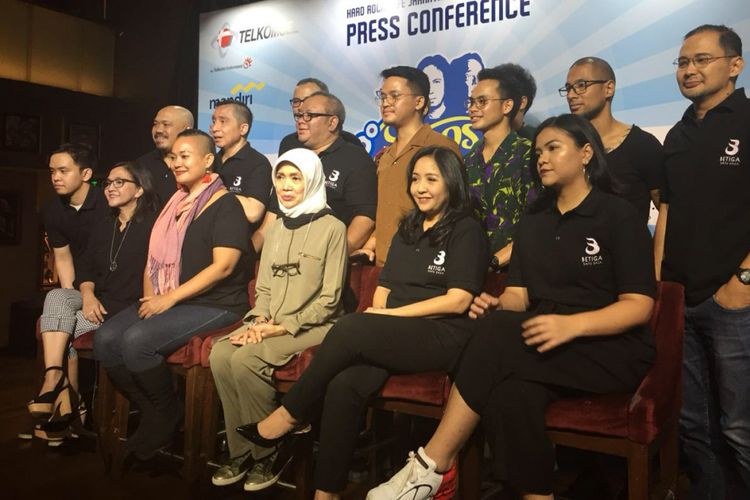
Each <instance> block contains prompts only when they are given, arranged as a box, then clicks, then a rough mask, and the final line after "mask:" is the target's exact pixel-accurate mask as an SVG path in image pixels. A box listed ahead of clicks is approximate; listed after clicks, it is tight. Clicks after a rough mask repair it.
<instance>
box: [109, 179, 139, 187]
mask: <svg viewBox="0 0 750 500" xmlns="http://www.w3.org/2000/svg"><path fill="white" fill-rule="evenodd" d="M126 182H132V183H133V184H135V185H136V186H137V185H138V183H137V182H136V181H131V180H130V179H120V178H119V177H118V178H117V179H112V180H109V179H104V180H103V181H102V187H103V188H104V189H107V188H108V187H109V186H114V187H115V189H122V187H123V186H124V185H125V183H126Z"/></svg>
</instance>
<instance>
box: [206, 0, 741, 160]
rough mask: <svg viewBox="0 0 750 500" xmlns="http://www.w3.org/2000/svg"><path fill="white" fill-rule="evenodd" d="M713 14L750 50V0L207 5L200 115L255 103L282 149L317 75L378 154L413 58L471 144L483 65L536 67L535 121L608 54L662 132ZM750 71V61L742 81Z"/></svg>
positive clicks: (260, 129) (630, 108)
mask: <svg viewBox="0 0 750 500" xmlns="http://www.w3.org/2000/svg"><path fill="white" fill-rule="evenodd" d="M704 23H712V24H727V25H729V26H732V27H733V28H734V29H735V30H736V31H737V32H738V33H739V35H740V37H742V39H743V41H744V42H745V47H750V5H749V4H748V0H606V1H605V0H474V1H465V0H380V1H361V0H266V1H263V2H257V3H254V4H252V5H245V6H241V7H235V8H231V9H225V10H220V11H214V12H210V13H206V14H203V15H202V16H201V23H200V66H199V111H198V126H199V127H200V128H202V129H204V130H207V129H208V126H209V124H210V121H211V113H212V112H213V109H214V107H215V106H216V104H217V103H218V102H221V101H223V100H227V99H234V100H238V101H242V102H244V103H245V104H247V105H249V106H250V108H251V109H252V111H253V114H254V115H255V120H254V122H253V127H252V132H251V134H250V140H251V142H252V145H253V147H255V148H256V149H258V150H259V151H261V152H262V153H264V154H267V155H268V156H269V157H271V158H272V159H273V158H275V156H276V152H277V148H278V143H279V141H280V139H281V138H282V137H284V136H285V135H286V134H289V133H291V132H293V131H294V123H293V120H292V116H291V110H290V106H289V99H290V97H291V93H292V91H293V89H294V85H295V83H296V82H297V81H298V80H299V79H301V78H304V77H308V76H314V77H316V78H319V79H321V80H323V81H325V82H326V83H328V85H329V87H330V90H331V92H333V93H334V94H336V95H337V96H338V97H339V98H341V100H342V101H343V102H344V104H345V106H346V123H345V125H344V128H345V129H346V130H348V131H350V132H353V133H355V134H356V135H357V136H358V137H359V138H360V139H361V140H362V142H363V143H364V144H365V147H366V148H367V150H368V151H369V152H370V154H373V155H374V154H375V153H377V152H378V151H379V150H380V149H381V148H382V147H383V146H385V145H387V144H388V143H390V142H392V141H393V139H394V137H393V134H392V130H390V129H389V128H388V127H384V126H383V125H382V122H381V121H380V117H379V113H378V106H377V103H376V102H375V99H374V97H375V94H374V91H375V89H377V88H379V87H380V78H379V76H378V75H379V73H380V71H381V70H382V69H384V68H387V67H390V66H395V65H402V64H403V65H410V66H417V67H419V68H421V69H423V70H424V71H425V72H426V73H427V75H428V76H429V78H430V81H431V84H432V91H431V94H430V101H431V105H432V109H433V110H432V111H431V113H430V115H429V117H428V120H427V121H428V123H430V125H431V126H432V127H433V128H434V129H435V130H437V131H439V132H441V133H442V134H444V135H446V136H448V137H451V138H452V139H454V140H455V141H456V142H457V143H458V144H459V145H460V146H461V148H462V149H463V150H464V151H465V150H467V149H468V148H470V147H471V146H472V145H473V144H474V143H475V142H476V141H477V140H478V135H477V133H476V132H474V131H472V130H471V128H470V127H469V121H468V119H467V117H466V115H465V110H464V106H463V103H464V101H465V100H466V98H467V96H468V94H469V92H470V91H471V89H472V88H473V86H474V85H475V84H476V75H477V73H478V72H479V70H480V69H482V68H484V67H488V66H495V65H498V64H501V63H504V62H516V63H519V64H521V65H522V66H524V67H526V68H528V69H529V70H530V71H531V72H532V74H533V75H534V77H535V78H536V81H537V85H538V91H537V97H536V100H535V101H534V103H533V107H532V109H531V111H530V114H529V116H528V118H527V122H530V123H532V124H536V123H539V122H540V121H541V120H543V119H544V118H545V117H547V116H549V115H552V114H559V113H563V112H567V110H568V109H567V105H566V103H565V99H564V98H562V97H560V95H559V94H558V92H557V89H558V88H559V87H560V86H562V85H563V84H564V83H565V77H566V74H567V70H568V68H569V66H570V64H571V63H572V62H573V61H574V60H576V59H578V58H580V57H584V56H597V57H601V58H603V59H606V60H607V61H609V63H610V64H611V65H612V66H613V68H614V70H615V73H616V75H617V92H616V95H615V98H614V102H613V110H614V114H615V116H616V117H617V118H618V119H619V120H622V121H625V122H630V123H636V124H638V125H639V126H641V127H642V128H645V129H647V130H649V131H651V132H652V133H654V134H655V135H656V136H657V137H659V138H660V139H663V137H664V135H665V134H666V131H667V130H668V129H669V127H671V126H672V125H673V124H674V123H675V122H676V121H677V120H678V119H679V118H680V117H681V116H682V113H683V112H684V110H685V108H686V106H687V105H688V104H689V102H688V101H686V100H685V99H683V98H682V96H681V95H680V93H679V91H678V89H677V85H676V81H675V76H674V74H675V68H674V66H673V64H672V61H673V60H674V59H675V58H676V57H677V54H678V52H679V47H680V44H681V41H682V37H683V36H684V34H685V33H686V32H687V31H689V30H690V29H692V28H694V27H696V26H698V25H700V24H704ZM747 53H748V51H747V49H746V50H745V56H747ZM746 59H747V57H746ZM748 82H750V68H748V69H747V70H746V71H745V72H744V74H743V75H741V77H740V79H739V81H738V86H743V85H747V83H748Z"/></svg>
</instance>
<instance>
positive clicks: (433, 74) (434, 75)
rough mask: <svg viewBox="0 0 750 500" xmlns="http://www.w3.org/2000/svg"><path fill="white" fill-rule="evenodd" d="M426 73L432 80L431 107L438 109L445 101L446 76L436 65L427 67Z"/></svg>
mask: <svg viewBox="0 0 750 500" xmlns="http://www.w3.org/2000/svg"><path fill="white" fill-rule="evenodd" d="M424 72H425V74H426V75H427V78H428V79H429V80H430V107H432V108H437V107H439V106H440V105H441V104H443V101H444V100H445V75H444V74H443V72H442V71H440V69H439V68H438V67H437V66H435V65H434V64H430V65H429V66H426V67H425V68H424Z"/></svg>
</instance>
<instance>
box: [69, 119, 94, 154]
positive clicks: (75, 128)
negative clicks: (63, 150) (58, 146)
mask: <svg viewBox="0 0 750 500" xmlns="http://www.w3.org/2000/svg"><path fill="white" fill-rule="evenodd" d="M65 141H66V142H78V143H81V144H86V145H88V146H91V149H93V150H94V157H95V158H98V157H99V125H91V124H88V123H77V122H70V123H68V126H67V131H66V134H65Z"/></svg>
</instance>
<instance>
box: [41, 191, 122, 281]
mask: <svg viewBox="0 0 750 500" xmlns="http://www.w3.org/2000/svg"><path fill="white" fill-rule="evenodd" d="M109 213H110V209H109V205H108V204H107V200H106V199H104V193H103V192H102V190H101V189H99V188H96V187H94V186H91V185H89V192H88V193H87V194H86V199H85V200H84V201H83V205H81V208H80V209H78V210H76V209H75V208H73V207H71V206H70V198H68V197H61V196H55V198H54V199H52V200H51V201H50V202H49V203H48V204H47V206H45V208H44V210H43V214H42V216H43V218H44V229H45V230H46V231H47V238H48V240H49V244H50V246H51V247H52V248H62V247H64V246H67V245H70V253H71V255H72V256H73V266H74V267H75V268H77V267H78V265H79V261H80V258H81V255H83V253H84V252H85V251H86V247H87V246H88V244H89V239H90V235H91V231H92V228H93V227H94V225H95V223H96V221H97V220H99V219H104V218H107V217H108V216H109Z"/></svg>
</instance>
